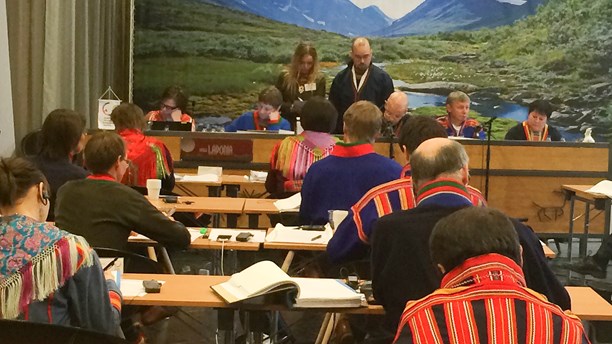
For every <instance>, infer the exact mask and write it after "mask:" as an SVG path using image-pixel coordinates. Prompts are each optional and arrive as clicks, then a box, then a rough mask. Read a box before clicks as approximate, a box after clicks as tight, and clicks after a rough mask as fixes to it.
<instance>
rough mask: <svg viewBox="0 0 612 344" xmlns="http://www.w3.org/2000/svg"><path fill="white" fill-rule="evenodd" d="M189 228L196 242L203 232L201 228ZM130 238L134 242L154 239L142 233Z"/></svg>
mask: <svg viewBox="0 0 612 344" xmlns="http://www.w3.org/2000/svg"><path fill="white" fill-rule="evenodd" d="M187 230H188V231H189V235H191V242H194V241H195V240H196V239H197V238H199V237H201V236H202V233H200V228H195V227H189V228H187ZM128 240H129V241H132V242H134V241H153V240H152V239H150V238H149V237H147V236H145V235H142V234H137V235H134V236H130V237H129V238H128Z"/></svg>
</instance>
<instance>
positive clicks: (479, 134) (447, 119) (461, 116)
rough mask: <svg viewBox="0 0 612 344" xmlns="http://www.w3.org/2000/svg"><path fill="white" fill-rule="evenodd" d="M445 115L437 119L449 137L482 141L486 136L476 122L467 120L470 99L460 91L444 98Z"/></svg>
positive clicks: (470, 119)
mask: <svg viewBox="0 0 612 344" xmlns="http://www.w3.org/2000/svg"><path fill="white" fill-rule="evenodd" d="M446 112H447V115H446V116H443V117H438V122H440V124H442V126H443V127H444V129H446V133H448V136H449V137H452V136H456V137H465V138H470V139H481V140H484V139H485V138H486V137H487V135H486V134H485V132H484V130H482V127H481V126H480V123H478V121H477V120H475V119H472V118H469V117H468V114H469V112H470V97H468V95H467V94H465V93H463V92H461V91H454V92H451V93H450V94H449V95H448V97H447V98H446Z"/></svg>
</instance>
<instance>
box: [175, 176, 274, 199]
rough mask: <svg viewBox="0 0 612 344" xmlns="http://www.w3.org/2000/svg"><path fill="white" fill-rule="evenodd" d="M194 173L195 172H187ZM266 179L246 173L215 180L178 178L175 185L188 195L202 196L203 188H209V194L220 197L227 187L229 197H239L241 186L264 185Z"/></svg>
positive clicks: (226, 191) (226, 192)
mask: <svg viewBox="0 0 612 344" xmlns="http://www.w3.org/2000/svg"><path fill="white" fill-rule="evenodd" d="M186 175H193V174H186ZM264 184H265V182H264V181H255V180H251V179H250V178H248V176H244V175H234V174H228V175H225V174H224V175H222V176H221V177H220V178H219V179H218V180H215V181H195V180H182V179H177V180H176V182H175V184H174V187H175V188H176V189H177V190H178V191H181V192H182V193H184V194H185V195H187V196H202V194H203V193H202V192H201V190H202V188H204V187H205V188H207V190H208V196H210V197H220V196H221V191H222V190H223V189H225V194H226V195H227V197H238V192H239V191H240V188H241V187H262V186H264Z"/></svg>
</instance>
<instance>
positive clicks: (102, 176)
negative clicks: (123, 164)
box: [87, 173, 117, 182]
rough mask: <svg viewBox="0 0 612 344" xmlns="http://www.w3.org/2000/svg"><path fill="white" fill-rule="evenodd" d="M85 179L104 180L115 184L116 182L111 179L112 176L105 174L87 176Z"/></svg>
mask: <svg viewBox="0 0 612 344" xmlns="http://www.w3.org/2000/svg"><path fill="white" fill-rule="evenodd" d="M87 179H91V180H106V181H109V182H117V180H116V179H115V178H113V176H111V175H110V174H106V173H101V174H92V175H89V176H87Z"/></svg>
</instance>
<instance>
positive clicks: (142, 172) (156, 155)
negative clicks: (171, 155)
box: [119, 129, 172, 186]
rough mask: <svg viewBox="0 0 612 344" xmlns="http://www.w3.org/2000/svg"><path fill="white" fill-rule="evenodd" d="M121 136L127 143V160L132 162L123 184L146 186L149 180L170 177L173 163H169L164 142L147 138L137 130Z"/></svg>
mask: <svg viewBox="0 0 612 344" xmlns="http://www.w3.org/2000/svg"><path fill="white" fill-rule="evenodd" d="M119 135H121V137H122V138H123V140H124V141H125V143H126V146H127V158H128V159H129V160H130V168H129V170H128V173H126V174H125V175H124V176H123V180H122V183H123V184H127V185H138V186H146V184H147V179H164V178H165V177H166V176H168V174H169V173H170V171H171V168H170V167H171V166H172V161H168V158H167V154H166V151H167V148H166V146H165V145H164V143H163V142H161V141H159V140H157V139H155V138H152V137H148V136H145V135H144V134H143V133H142V131H140V130H137V129H124V130H121V131H120V132H119Z"/></svg>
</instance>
